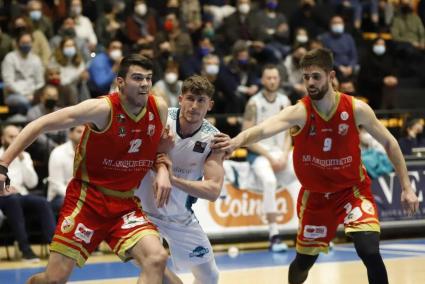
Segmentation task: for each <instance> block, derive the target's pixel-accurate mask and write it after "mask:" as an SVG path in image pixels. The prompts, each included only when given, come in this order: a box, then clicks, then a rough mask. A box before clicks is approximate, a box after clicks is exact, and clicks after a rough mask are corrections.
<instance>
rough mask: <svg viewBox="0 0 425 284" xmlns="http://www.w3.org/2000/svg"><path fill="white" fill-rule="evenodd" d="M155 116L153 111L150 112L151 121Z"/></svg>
mask: <svg viewBox="0 0 425 284" xmlns="http://www.w3.org/2000/svg"><path fill="white" fill-rule="evenodd" d="M154 118H155V115H154V114H153V113H152V112H149V121H152V120H153V119H154Z"/></svg>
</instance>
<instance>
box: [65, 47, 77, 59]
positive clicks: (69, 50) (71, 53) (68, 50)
mask: <svg viewBox="0 0 425 284" xmlns="http://www.w3.org/2000/svg"><path fill="white" fill-rule="evenodd" d="M76 53H77V50H76V49H75V47H73V46H69V47H64V48H63V54H64V55H65V56H66V57H68V58H72V57H74V55H75V54H76Z"/></svg>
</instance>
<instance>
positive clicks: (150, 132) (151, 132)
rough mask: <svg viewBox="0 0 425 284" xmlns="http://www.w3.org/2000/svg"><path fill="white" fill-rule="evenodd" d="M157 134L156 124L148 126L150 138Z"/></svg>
mask: <svg viewBox="0 0 425 284" xmlns="http://www.w3.org/2000/svg"><path fill="white" fill-rule="evenodd" d="M154 134H155V125H154V124H149V125H148V135H149V136H153V135H154Z"/></svg>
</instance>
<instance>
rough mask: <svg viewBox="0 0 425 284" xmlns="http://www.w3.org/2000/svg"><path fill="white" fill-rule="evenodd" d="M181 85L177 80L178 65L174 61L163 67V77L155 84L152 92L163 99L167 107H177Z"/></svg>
mask: <svg viewBox="0 0 425 284" xmlns="http://www.w3.org/2000/svg"><path fill="white" fill-rule="evenodd" d="M182 84H183V82H182V81H181V80H179V65H178V64H177V62H175V61H169V62H168V64H167V66H166V67H165V72H164V77H163V78H162V79H161V80H159V81H158V82H156V83H155V85H154V86H153V88H152V90H153V92H154V93H155V94H156V95H159V96H161V97H163V98H164V100H165V101H166V102H167V104H168V107H178V106H179V101H178V97H179V95H180V92H181V87H182Z"/></svg>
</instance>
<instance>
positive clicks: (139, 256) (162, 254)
mask: <svg viewBox="0 0 425 284" xmlns="http://www.w3.org/2000/svg"><path fill="white" fill-rule="evenodd" d="M129 252H130V254H131V256H132V257H133V258H134V259H135V260H136V261H137V262H138V263H139V264H140V265H141V266H142V269H143V271H142V272H141V274H140V276H139V279H138V281H137V283H138V284H162V279H163V277H164V270H165V265H166V262H167V259H168V254H167V251H166V250H165V249H164V247H163V246H162V244H161V242H160V240H159V238H158V237H157V236H153V235H148V236H145V237H143V238H142V239H140V240H139V241H138V242H137V244H136V245H135V246H134V247H133V248H132V249H131V250H130V251H129Z"/></svg>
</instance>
